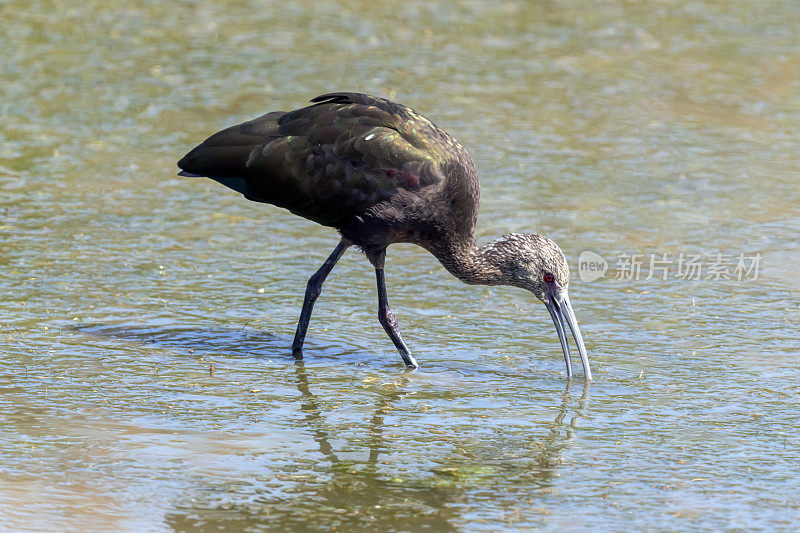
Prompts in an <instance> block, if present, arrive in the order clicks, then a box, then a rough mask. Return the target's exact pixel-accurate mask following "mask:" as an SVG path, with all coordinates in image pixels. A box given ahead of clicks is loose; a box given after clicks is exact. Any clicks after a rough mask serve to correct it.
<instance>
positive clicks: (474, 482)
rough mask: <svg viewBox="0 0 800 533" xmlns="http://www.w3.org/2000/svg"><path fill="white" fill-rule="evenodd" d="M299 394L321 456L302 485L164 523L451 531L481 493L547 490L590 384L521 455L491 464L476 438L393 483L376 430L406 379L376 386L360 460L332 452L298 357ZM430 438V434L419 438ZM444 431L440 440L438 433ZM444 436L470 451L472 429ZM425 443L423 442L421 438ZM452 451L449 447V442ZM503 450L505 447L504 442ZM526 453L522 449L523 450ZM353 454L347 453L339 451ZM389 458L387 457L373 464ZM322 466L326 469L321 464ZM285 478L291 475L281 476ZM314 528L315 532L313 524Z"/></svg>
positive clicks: (493, 452)
mask: <svg viewBox="0 0 800 533" xmlns="http://www.w3.org/2000/svg"><path fill="white" fill-rule="evenodd" d="M289 375H290V376H292V377H293V379H294V381H295V386H296V388H297V390H298V391H299V392H300V405H299V407H300V410H301V411H302V414H303V416H302V418H301V420H302V423H303V424H305V425H306V426H307V427H308V429H309V430H310V433H311V435H312V437H313V439H314V442H315V443H316V445H317V447H318V449H319V452H320V454H321V455H322V456H323V457H324V460H323V461H321V462H318V463H312V465H313V466H312V471H313V472H316V477H314V475H312V476H308V477H307V479H303V480H301V481H297V480H295V481H293V482H294V483H295V485H294V486H292V487H291V488H289V489H288V490H285V491H284V494H286V493H289V494H291V496H290V497H288V498H287V497H276V496H275V495H274V494H272V493H269V492H265V493H263V494H260V495H259V496H257V498H256V500H255V501H256V502H257V504H258V506H260V508H256V509H254V508H253V506H252V505H248V506H245V505H242V506H236V505H229V506H227V507H226V508H225V509H224V510H223V509H211V510H209V509H204V510H199V509H198V510H194V512H192V513H191V514H184V513H181V514H178V513H176V514H174V515H172V516H171V517H170V520H171V524H172V525H173V526H174V527H176V528H177V529H192V528H194V527H196V526H199V527H202V528H204V529H208V528H209V527H212V526H213V527H221V528H235V529H247V528H251V527H267V528H280V529H283V530H292V531H308V530H311V529H315V528H314V527H311V525H309V523H308V521H307V520H308V517H309V516H314V517H315V520H316V521H318V522H317V523H319V524H327V525H328V526H331V527H333V526H335V527H337V528H340V529H345V530H360V529H364V528H367V527H369V528H370V529H374V530H384V529H386V530H388V529H395V528H396V526H397V524H400V523H402V524H403V529H404V530H409V531H416V530H419V529H434V530H437V531H456V530H458V524H459V523H460V522H461V518H460V517H461V515H462V514H464V513H469V512H473V511H474V510H475V509H479V508H483V507H484V504H482V503H481V497H480V496H477V495H476V493H475V491H478V492H479V493H481V494H486V493H487V492H488V493H497V494H501V493H502V494H505V496H504V497H506V498H508V497H514V499H515V500H516V501H519V502H521V503H520V504H522V502H525V504H526V505H529V506H530V505H531V503H532V502H533V500H531V498H532V497H534V498H535V497H536V494H532V493H530V492H528V491H529V489H530V487H531V486H533V487H539V488H546V487H549V486H552V485H554V484H555V483H556V480H557V479H558V476H559V469H560V468H562V458H561V456H562V454H563V452H564V451H565V450H566V449H567V448H568V447H569V446H570V443H571V442H573V441H574V440H575V439H576V438H577V436H578V434H579V431H578V430H579V421H580V419H581V418H583V417H584V416H585V415H584V412H585V411H586V409H587V406H588V400H589V390H590V385H589V384H588V383H586V384H584V385H583V390H582V393H581V396H580V398H578V399H577V406H575V397H574V393H573V391H572V389H573V387H574V385H573V384H572V383H571V382H570V383H569V384H567V386H566V389H565V390H564V392H563V393H561V394H559V395H558V403H557V407H556V409H557V415H556V417H555V419H554V420H553V422H552V424H549V425H548V427H547V429H546V430H545V434H544V435H542V433H541V432H534V433H532V434H529V436H528V437H527V438H526V439H522V440H519V439H517V437H514V439H515V440H516V444H514V445H513V447H514V448H515V449H517V450H520V451H522V452H523V453H522V454H520V455H516V456H515V457H514V456H512V457H511V459H510V460H509V457H508V456H505V458H504V459H500V460H497V457H498V456H500V455H501V454H502V453H503V451H506V450H503V451H499V450H498V444H499V443H497V442H487V441H485V440H483V441H482V443H481V444H478V445H477V446H475V447H474V448H472V449H473V451H474V453H473V454H472V457H465V456H462V457H457V456H454V457H448V458H446V461H447V463H446V464H447V465H449V466H454V468H445V469H443V468H441V467H442V463H441V460H445V458H442V457H439V458H438V459H437V458H433V460H432V461H430V462H429V463H428V462H426V463H420V464H419V472H418V475H408V470H406V471H405V473H403V474H401V475H403V477H405V478H407V479H400V478H398V477H397V475H398V473H397V472H395V471H394V470H393V469H392V467H391V466H387V465H390V462H391V459H392V457H391V456H392V455H393V454H394V453H398V452H399V451H400V450H397V449H396V447H393V446H392V445H391V444H387V441H386V438H385V436H384V426H385V419H386V418H387V417H388V416H391V414H392V412H393V411H395V410H397V409H401V408H405V407H406V406H402V407H400V406H399V404H400V403H401V402H402V400H403V399H404V397H405V396H406V395H407V394H408V393H409V391H408V390H404V385H405V383H404V381H403V380H404V379H407V378H401V381H400V387H399V388H397V389H395V390H384V389H379V395H378V396H377V398H376V399H375V404H374V408H373V410H372V414H371V416H370V418H369V423H368V424H367V427H366V428H365V430H366V431H365V434H366V439H365V441H364V442H365V444H366V446H367V448H368V449H369V454H368V456H367V457H366V458H365V459H361V460H357V459H356V460H354V459H350V458H345V457H344V455H345V454H344V453H343V452H342V451H341V449H340V450H338V453H337V450H336V449H335V444H336V440H337V432H338V430H337V429H336V428H335V427H333V426H329V424H328V422H327V421H326V415H327V414H329V413H328V411H329V410H328V409H327V408H326V407H325V405H326V402H325V401H324V400H321V399H320V398H318V397H317V396H316V394H315V393H314V390H313V389H314V379H313V378H314V374H313V371H309V369H307V368H306V367H305V365H304V364H303V362H302V361H298V362H296V364H295V366H294V371H293V372H290V373H289ZM426 435H427V436H430V435H429V434H426ZM444 438H445V437H443V439H444ZM447 439H448V440H451V441H453V442H454V444H456V443H458V445H459V447H463V448H471V446H470V443H472V444H474V443H475V439H474V433H472V432H467V433H464V434H462V435H458V434H455V435H450V436H448V437H447ZM419 444H420V446H422V447H425V446H426V443H423V442H420V443H419ZM454 447H455V446H454ZM506 448H508V449H509V450H510V449H511V448H512V446H511V445H509V446H506ZM526 450H527V451H528V452H532V453H525V451H526ZM347 455H348V457H352V455H351V454H347ZM381 457H387V459H388V461H381V460H380V458H381ZM326 461H327V462H328V463H329V465H328V466H325V465H324V463H325V462H326ZM287 477H289V476H287ZM509 487H520V489H521V490H522V489H523V488H524V489H525V493H524V494H523V493H520V494H518V495H516V496H513V495H512V494H510V492H509V490H508V489H509ZM512 490H513V489H512ZM517 519H518V520H519V523H531V524H537V523H540V520H541V516H540V515H538V514H536V513H532V514H531V515H530V516H526V515H525V512H524V509H523V511H522V514H521V515H520V516H519V517H517ZM317 529H318V528H317Z"/></svg>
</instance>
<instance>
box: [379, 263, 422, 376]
mask: <svg viewBox="0 0 800 533" xmlns="http://www.w3.org/2000/svg"><path fill="white" fill-rule="evenodd" d="M384 257H385V254H384V253H381V254H380V256H379V257H377V258H375V259H374V260H373V261H372V263H373V264H374V265H375V277H376V278H377V280H378V320H379V321H380V323H381V326H383V329H384V330H386V333H387V334H388V335H389V338H390V339H392V342H393V343H394V345H395V347H396V348H397V351H398V352H400V357H402V358H403V362H404V363H405V364H406V366H407V367H408V368H417V367H419V365H418V364H417V362H416V361H415V360H414V357H413V356H412V355H411V352H410V351H409V350H408V346H406V343H405V342H403V338H402V337H401V336H400V329H399V328H398V327H397V319H396V318H395V317H394V313H392V310H391V309H390V308H389V299H388V298H387V297H386V281H385V279H384V276H383V260H384Z"/></svg>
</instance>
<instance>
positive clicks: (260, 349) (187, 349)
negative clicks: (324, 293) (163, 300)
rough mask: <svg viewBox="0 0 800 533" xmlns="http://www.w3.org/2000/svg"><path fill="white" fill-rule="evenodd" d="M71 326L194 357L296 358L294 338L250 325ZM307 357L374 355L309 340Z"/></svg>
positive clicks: (359, 359)
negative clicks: (232, 326) (293, 346)
mask: <svg viewBox="0 0 800 533" xmlns="http://www.w3.org/2000/svg"><path fill="white" fill-rule="evenodd" d="M70 329H71V330H72V331H73V332H75V333H79V334H81V335H85V336H88V337H93V338H95V339H106V340H112V341H121V342H125V343H130V344H134V345H141V346H152V347H155V348H160V349H164V350H169V351H171V352H177V353H179V354H181V355H186V356H191V357H226V358H228V357H244V358H247V357H252V358H266V359H269V360H271V361H285V362H286V363H292V362H294V361H295V359H294V357H293V356H292V349H291V343H292V337H290V336H288V335H275V334H272V333H269V332H264V331H259V330H257V329H254V328H252V327H249V326H244V327H240V328H223V327H216V328H195V327H190V326H183V327H181V326H165V325H159V324H115V325H106V324H97V323H90V324H80V325H73V326H70ZM305 357H306V358H307V359H311V360H313V359H316V358H323V359H325V360H326V362H329V361H336V362H338V363H339V364H354V363H364V362H366V361H367V360H369V359H371V358H373V357H374V356H373V355H372V354H369V353H368V352H366V351H365V350H359V349H358V347H357V346H356V347H349V348H348V347H344V346H339V345H336V344H322V343H320V342H316V341H314V340H313V339H309V340H308V341H307V342H306V349H305Z"/></svg>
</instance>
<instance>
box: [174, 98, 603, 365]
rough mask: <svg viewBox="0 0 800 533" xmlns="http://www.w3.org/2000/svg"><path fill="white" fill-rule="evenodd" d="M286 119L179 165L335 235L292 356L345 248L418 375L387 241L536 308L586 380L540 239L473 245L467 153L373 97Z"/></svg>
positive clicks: (232, 131)
mask: <svg viewBox="0 0 800 533" xmlns="http://www.w3.org/2000/svg"><path fill="white" fill-rule="evenodd" d="M311 102H312V103H313V105H310V106H308V107H304V108H302V109H297V110H295V111H289V112H284V111H275V112H272V113H267V114H266V115H263V116H261V117H258V118H256V119H254V120H251V121H249V122H244V123H242V124H239V125H237V126H232V127H230V128H227V129H224V130H222V131H220V132H218V133H215V134H214V135H212V136H211V137H209V138H208V139H206V140H205V141H204V142H203V143H202V144H200V145H199V146H197V147H196V148H194V149H193V150H192V151H191V152H189V153H188V154H187V155H186V156H185V157H184V158H183V159H181V160H180V162H178V166H179V167H180V168H181V169H182V170H183V172H181V175H184V176H193V177H200V176H205V177H209V178H211V179H213V180H216V181H218V182H220V183H222V184H223V185H225V186H227V187H230V188H231V189H233V190H235V191H237V192H240V193H241V194H243V195H244V196H245V198H247V199H249V200H254V201H256V202H266V203H269V204H273V205H276V206H279V207H283V208H286V209H288V210H289V211H291V212H292V213H294V214H296V215H300V216H301V217H304V218H307V219H309V220H313V221H314V222H318V223H320V224H322V225H324V226H330V227H332V228H336V229H337V230H338V231H339V233H340V235H341V241H339V244H338V245H337V246H336V248H335V249H334V250H333V252H332V253H331V255H330V256H329V257H328V259H327V260H326V261H325V263H324V264H323V265H322V267H321V268H320V269H319V270H318V271H317V272H316V273H315V274H314V275H313V276H311V279H309V281H308V287H307V288H306V295H305V300H304V301H303V310H302V312H301V313H300V320H299V322H298V324H297V332H296V333H295V337H294V343H293V344H292V353H293V354H294V356H295V357H296V358H298V359H301V358H302V357H303V340H304V339H305V335H306V330H307V329H308V322H309V319H310V318H311V311H312V309H313V307H314V302H315V301H316V300H317V297H318V296H319V294H320V291H321V289H322V284H323V283H324V281H325V278H326V277H327V276H328V274H329V273H330V272H331V270H332V269H333V267H334V265H336V262H337V261H338V260H339V258H340V257H341V256H342V254H343V253H344V252H345V250H347V248H349V247H350V246H352V245H354V244H355V245H356V246H358V247H359V248H361V250H363V252H364V253H365V255H366V256H367V259H369V261H370V262H371V263H372V265H373V266H374V267H375V274H376V277H377V282H378V319H379V320H380V323H381V325H382V326H383V328H384V329H385V330H386V333H387V334H388V335H389V338H391V339H392V342H393V343H394V345H395V346H396V347H397V350H398V351H399V352H400V355H401V356H402V358H403V361H404V362H405V364H406V366H408V367H411V368H416V367H417V362H416V361H415V360H414V358H413V357H412V356H411V353H410V352H409V350H408V347H407V346H406V344H405V342H403V339H402V338H401V336H400V331H399V329H398V327H397V320H396V319H395V317H394V314H393V313H392V311H391V309H390V308H389V303H388V300H387V298H386V285H385V283H384V273H383V266H384V258H385V256H386V248H387V247H388V246H389V245H390V244H394V243H397V242H408V243H413V244H416V245H419V246H421V247H423V248H425V249H426V250H428V251H429V252H431V253H432V254H433V255H434V256H436V258H437V259H438V260H439V261H440V262H441V263H442V265H444V267H445V268H446V269H447V270H448V271H449V272H450V273H451V274H453V275H454V276H455V277H457V278H458V279H460V280H461V281H463V282H464V283H469V284H480V285H511V286H514V287H520V288H522V289H526V290H528V291H530V292H532V293H533V294H534V295H535V296H536V297H537V298H539V299H540V300H541V301H542V302H544V304H545V306H546V307H547V310H548V311H549V312H550V316H551V317H552V319H553V323H554V324H555V326H556V332H557V333H558V339H559V341H560V342H561V349H562V351H563V353H564V360H565V361H566V364H567V376H568V377H572V363H571V360H570V354H569V347H568V345H567V336H566V330H565V327H564V321H565V319H566V323H567V324H568V325H569V328H570V330H572V335H573V337H574V338H575V343H576V344H577V346H578V352H579V353H580V357H581V362H582V364H583V369H584V374H585V376H586V378H587V379H591V378H592V372H591V370H590V368H589V361H588V358H587V356H586V348H585V347H584V345H583V338H582V337H581V332H580V329H579V328H578V322H577V320H576V319H575V313H574V312H573V311H572V306H571V305H570V301H569V297H568V296H567V285H568V284H569V268H568V266H567V261H566V259H565V257H564V253H563V252H562V251H561V249H560V248H559V247H558V246H557V245H556V244H555V243H554V242H553V241H551V240H550V239H548V238H547V237H544V236H542V235H537V234H519V233H513V234H510V235H503V236H501V237H499V238H498V239H497V240H495V241H493V242H491V243H489V244H486V245H483V246H478V244H477V243H476V241H475V236H474V233H475V223H476V221H477V216H478V200H479V197H480V185H479V183H478V174H477V172H476V170H475V164H474V163H473V162H472V158H471V157H470V155H469V153H468V152H467V151H466V150H465V149H464V148H463V147H462V146H461V145H460V144H459V143H458V142H456V140H455V139H453V138H452V137H451V136H450V135H448V134H447V133H446V132H444V131H442V130H441V129H439V128H437V127H436V126H435V125H434V124H433V123H431V122H430V121H429V120H428V119H426V118H425V117H423V116H422V115H420V114H418V113H416V112H415V111H414V110H412V109H410V108H408V107H405V106H403V105H400V104H396V103H394V102H391V101H389V100H385V99H383V98H375V97H373V96H368V95H365V94H356V93H330V94H325V95H322V96H318V97H317V98H314V99H313V100H311Z"/></svg>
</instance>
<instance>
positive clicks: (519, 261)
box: [492, 233, 592, 380]
mask: <svg viewBox="0 0 800 533" xmlns="http://www.w3.org/2000/svg"><path fill="white" fill-rule="evenodd" d="M492 246H495V247H497V248H499V249H500V250H498V251H500V252H501V253H500V254H497V255H498V256H500V257H503V258H504V259H503V260H502V264H501V265H499V267H500V270H501V271H502V272H503V276H502V277H503V279H504V282H505V284H507V285H513V286H514V287H520V288H522V289H526V290H528V291H530V292H532V293H533V294H534V296H536V297H537V298H538V299H539V300H541V301H542V302H543V303H544V305H545V307H547V310H548V311H549V313H550V316H551V317H552V319H553V323H554V324H555V327H556V332H557V333H558V340H559V341H560V342H561V349H562V351H563V352H564V360H565V361H566V364H567V377H572V362H571V360H570V355H569V346H568V345H567V335H566V329H565V327H566V326H565V324H564V322H566V325H567V326H569V329H570V330H571V331H572V336H573V338H574V339H575V344H576V345H577V347H578V353H579V354H580V357H581V363H582V364H583V369H584V374H585V376H586V379H588V380H590V379H592V371H591V369H590V368H589V359H588V357H587V355H586V347H585V346H584V344H583V337H582V335H581V330H580V329H579V328H578V321H577V319H576V318H575V312H574V311H573V310H572V305H571V304H570V301H569V295H568V293H567V286H568V285H569V266H568V265H567V259H566V257H565V256H564V252H562V251H561V248H559V247H558V245H557V244H556V243H554V242H553V241H551V240H550V239H548V238H547V237H544V236H543V235H537V234H520V233H514V234H511V235H504V236H503V237H501V238H500V239H498V240H497V241H495V242H494V243H492Z"/></svg>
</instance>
